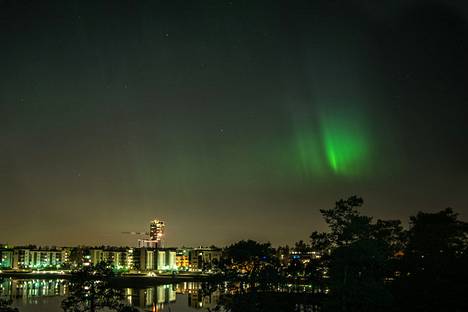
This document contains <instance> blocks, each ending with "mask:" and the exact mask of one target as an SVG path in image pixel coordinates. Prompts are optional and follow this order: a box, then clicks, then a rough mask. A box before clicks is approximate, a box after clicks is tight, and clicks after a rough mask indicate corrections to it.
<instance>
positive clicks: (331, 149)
mask: <svg viewBox="0 0 468 312" xmlns="http://www.w3.org/2000/svg"><path fill="white" fill-rule="evenodd" d="M318 125H319V126H318V127H314V126H313V124H312V123H311V122H307V123H304V122H302V123H300V126H298V127H297V129H296V130H295V145H296V153H297V155H298V158H299V161H300V165H301V172H302V173H303V174H304V175H306V176H323V175H326V174H328V173H332V174H334V175H338V176H348V177H352V176H360V175H365V174H366V173H367V172H368V170H369V168H370V167H371V163H372V162H371V160H372V157H371V145H372V144H371V138H370V133H369V132H370V131H369V130H368V127H367V125H366V122H365V120H364V118H362V116H357V115H356V114H346V115H342V114H329V113H322V114H320V121H319V122H318Z"/></svg>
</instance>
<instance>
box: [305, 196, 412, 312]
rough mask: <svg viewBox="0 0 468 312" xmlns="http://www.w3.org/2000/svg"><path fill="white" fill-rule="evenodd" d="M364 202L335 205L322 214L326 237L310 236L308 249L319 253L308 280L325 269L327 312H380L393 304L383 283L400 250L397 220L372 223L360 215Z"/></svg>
mask: <svg viewBox="0 0 468 312" xmlns="http://www.w3.org/2000/svg"><path fill="white" fill-rule="evenodd" d="M363 203H364V202H363V200H362V198H359V197H356V196H352V197H350V198H348V199H346V200H343V199H342V200H339V201H337V202H336V205H335V207H334V208H332V209H327V210H324V209H322V210H320V212H321V213H322V215H323V217H324V219H325V222H326V223H327V224H328V227H329V232H322V233H320V232H313V233H312V235H311V243H312V249H313V250H316V251H319V252H320V253H321V254H322V258H321V264H318V263H314V264H313V265H314V267H312V268H311V269H312V270H311V271H312V272H311V273H312V275H311V277H313V278H314V279H317V282H318V283H319V284H322V285H323V284H324V283H325V280H324V279H320V277H319V276H317V272H320V270H319V268H320V267H326V268H327V269H326V271H328V272H327V275H329V280H327V281H326V282H327V284H328V286H329V288H330V296H329V300H328V302H327V304H326V305H325V308H326V309H328V310H331V311H383V310H384V309H386V308H387V307H388V306H389V305H390V302H391V299H392V297H391V294H390V291H389V289H388V288H387V287H386V286H385V284H384V279H385V277H387V276H388V275H389V274H392V273H393V272H391V270H390V271H389V269H388V268H390V267H391V261H392V260H393V256H394V254H395V252H396V250H398V248H401V245H402V241H401V239H402V237H403V232H402V227H401V223H400V221H397V220H392V221H383V220H378V221H377V222H373V221H372V218H371V217H368V216H364V215H361V214H360V212H359V211H358V208H360V207H361V206H362V205H363Z"/></svg>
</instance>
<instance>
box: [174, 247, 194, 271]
mask: <svg viewBox="0 0 468 312" xmlns="http://www.w3.org/2000/svg"><path fill="white" fill-rule="evenodd" d="M190 250H191V248H182V249H177V250H176V266H177V269H179V270H188V269H189V268H190V261H189V253H190Z"/></svg>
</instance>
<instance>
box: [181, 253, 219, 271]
mask: <svg viewBox="0 0 468 312" xmlns="http://www.w3.org/2000/svg"><path fill="white" fill-rule="evenodd" d="M221 256H222V251H221V249H220V248H214V247H213V248H212V247H207V248H206V247H205V248H204V247H199V248H194V249H192V250H190V252H189V262H190V268H191V270H193V271H202V270H209V269H211V268H213V267H215V266H217V265H218V263H219V261H220V260H221Z"/></svg>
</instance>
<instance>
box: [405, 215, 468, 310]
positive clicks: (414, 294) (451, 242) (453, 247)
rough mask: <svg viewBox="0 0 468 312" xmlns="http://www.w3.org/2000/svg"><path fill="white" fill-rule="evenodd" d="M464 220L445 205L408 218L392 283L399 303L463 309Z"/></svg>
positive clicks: (466, 283) (467, 238)
mask: <svg viewBox="0 0 468 312" xmlns="http://www.w3.org/2000/svg"><path fill="white" fill-rule="evenodd" d="M467 252H468V223H466V222H462V221H459V220H458V215H457V214H456V213H454V212H453V210H452V209H450V208H447V209H445V210H443V211H440V212H437V213H423V212H419V213H418V214H417V215H416V216H413V217H411V218H410V229H409V231H408V242H407V246H406V249H405V251H404V256H403V259H402V269H401V271H402V272H401V275H400V278H399V279H398V282H397V283H396V287H397V291H398V297H399V299H400V300H401V302H400V305H405V306H410V307H411V308H412V309H413V310H414V311H466V310H468V303H467V300H466V293H465V292H466V290H467V289H468V269H467V264H468V253H467Z"/></svg>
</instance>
